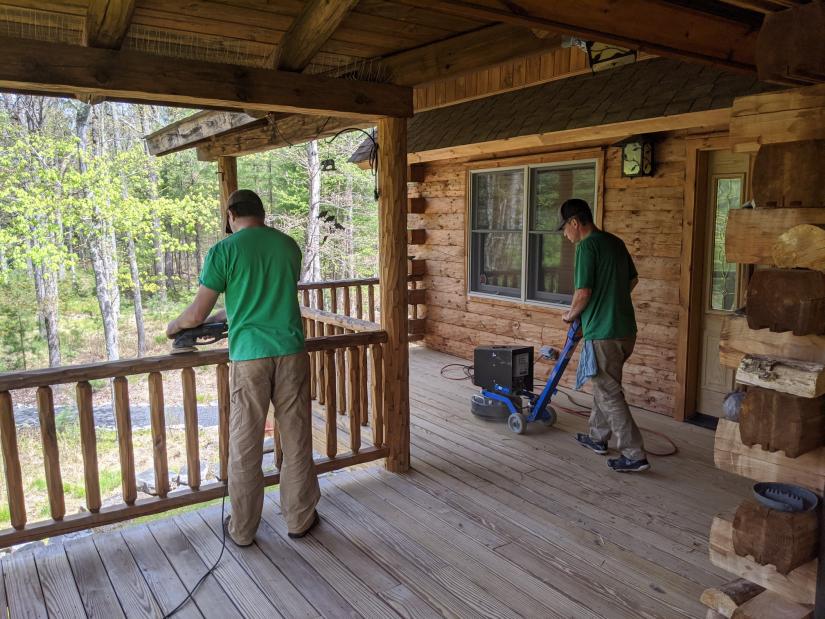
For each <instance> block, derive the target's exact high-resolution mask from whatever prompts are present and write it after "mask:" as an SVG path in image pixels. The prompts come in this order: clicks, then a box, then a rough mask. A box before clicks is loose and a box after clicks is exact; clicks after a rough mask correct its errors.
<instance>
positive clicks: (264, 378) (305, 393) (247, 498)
mask: <svg viewBox="0 0 825 619" xmlns="http://www.w3.org/2000/svg"><path fill="white" fill-rule="evenodd" d="M230 384H231V389H232V400H231V407H230V413H229V498H230V499H231V501H232V519H231V520H230V524H229V534H230V535H231V536H232V539H233V540H235V542H237V543H238V544H248V543H250V542H252V540H253V539H254V538H255V532H256V531H257V530H258V524H259V523H260V521H261V511H262V509H263V504H264V475H263V471H262V470H261V461H262V458H263V439H264V424H265V422H266V414H267V412H268V411H269V403H270V402H272V405H273V407H274V410H275V421H276V422H277V424H278V429H279V431H280V433H281V444H282V449H283V455H284V459H283V464H282V465H281V483H280V490H281V508H282V511H283V514H284V519H285V520H286V525H287V529H288V530H289V531H290V532H291V533H300V532H303V531H304V530H305V529H306V528H307V527H308V526H309V525H310V524H312V519H313V514H314V512H315V506H316V505H317V504H318V500H319V499H320V497H321V491H320V489H319V487H318V479H317V476H316V474H315V465H314V463H313V460H312V418H311V411H310V405H311V403H310V396H309V355H308V354H307V353H306V352H300V353H298V354H295V355H288V356H285V357H268V358H265V359H254V360H251V361H233V362H232V365H231V371H230Z"/></svg>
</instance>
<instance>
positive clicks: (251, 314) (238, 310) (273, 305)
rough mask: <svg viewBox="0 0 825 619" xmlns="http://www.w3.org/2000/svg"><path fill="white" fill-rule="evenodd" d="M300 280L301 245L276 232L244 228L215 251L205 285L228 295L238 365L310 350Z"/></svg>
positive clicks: (232, 353) (207, 264)
mask: <svg viewBox="0 0 825 619" xmlns="http://www.w3.org/2000/svg"><path fill="white" fill-rule="evenodd" d="M300 276H301V250H300V249H299V248H298V244H297V243H296V242H295V241H294V240H293V239H292V237H290V236H288V235H286V234H284V233H283V232H280V231H278V230H275V229H274V228H269V227H259V228H244V229H243V230H239V231H238V232H236V233H235V234H232V235H231V236H228V237H226V238H225V239H223V240H222V241H220V242H218V243H217V244H215V245H214V246H213V247H212V249H210V250H209V253H208V254H206V260H204V263H203V270H202V271H201V276H200V283H201V284H202V285H204V286H206V287H207V288H211V289H212V290H214V291H215V292H218V293H220V292H223V293H224V294H225V299H224V300H225V303H226V317H227V320H228V322H229V358H230V359H231V360H232V361H248V360H250V359H263V358H265V357H283V356H286V355H293V354H295V353H298V352H301V351H302V350H304V328H303V323H302V322H301V310H300V308H299V306H298V278H299V277H300Z"/></svg>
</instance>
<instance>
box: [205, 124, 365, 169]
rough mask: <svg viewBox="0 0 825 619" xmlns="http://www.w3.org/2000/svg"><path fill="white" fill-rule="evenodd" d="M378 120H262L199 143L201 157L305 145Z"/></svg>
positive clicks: (215, 156) (208, 158)
mask: <svg viewBox="0 0 825 619" xmlns="http://www.w3.org/2000/svg"><path fill="white" fill-rule="evenodd" d="M374 124H375V123H373V122H369V121H364V120H361V119H358V118H339V117H326V118H325V117H323V116H306V115H302V114H292V115H290V116H286V117H284V118H279V119H273V120H271V121H267V122H265V123H263V124H261V123H258V124H255V125H254V126H249V128H244V130H242V131H233V132H231V133H228V134H226V135H222V136H218V137H214V138H210V139H208V140H206V141H204V142H202V143H201V145H200V146H198V159H200V160H201V161H215V160H216V159H217V158H218V157H226V156H234V157H239V156H241V155H251V154H252V153H259V152H261V151H265V150H271V149H273V148H281V147H284V146H291V145H293V144H303V143H304V142H308V141H309V140H315V139H318V138H325V137H329V136H331V135H335V134H336V133H338V132H339V131H341V130H342V129H348V128H353V129H355V128H357V129H366V128H368V127H371V126H373V125H374Z"/></svg>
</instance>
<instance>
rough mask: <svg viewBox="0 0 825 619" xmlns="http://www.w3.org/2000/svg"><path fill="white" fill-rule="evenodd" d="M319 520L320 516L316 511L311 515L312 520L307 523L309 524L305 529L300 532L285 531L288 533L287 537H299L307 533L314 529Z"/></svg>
mask: <svg viewBox="0 0 825 619" xmlns="http://www.w3.org/2000/svg"><path fill="white" fill-rule="evenodd" d="M319 522H321V518H320V516H318V512H317V511H316V512H315V515H314V516H313V517H312V522H311V523H310V524H309V526H308V527H307V528H306V529H304V530H303V531H302V532H301V533H287V535H289V537H291V538H292V539H301V538H302V537H304V536H305V535H306V534H307V533H309V532H310V531H312V529H314V528H315V527H316V526H317V525H318V523H319Z"/></svg>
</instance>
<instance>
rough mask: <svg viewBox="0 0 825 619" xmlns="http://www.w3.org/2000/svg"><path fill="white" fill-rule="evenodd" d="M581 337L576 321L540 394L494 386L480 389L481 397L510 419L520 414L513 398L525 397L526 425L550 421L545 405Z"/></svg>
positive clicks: (554, 390)
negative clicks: (501, 406)
mask: <svg viewBox="0 0 825 619" xmlns="http://www.w3.org/2000/svg"><path fill="white" fill-rule="evenodd" d="M581 337H582V334H581V321H580V320H579V319H576V320H574V321H573V323H572V324H571V325H570V328H569V329H568V330H567V340H566V341H565V343H564V348H562V350H561V352H560V353H559V355H558V359H557V361H556V365H554V366H553V369H552V370H551V372H550V376H548V377H547V384H546V385H545V386H544V389H542V391H541V393H533V392H532V391H527V390H519V391H513V390H511V389H508V388H507V387H501V386H499V385H495V387H494V390H492V391H491V390H489V389H482V391H481V393H482V395H484V396H485V397H487V398H490V399H491V400H496V401H498V402H501V403H502V404H504V405H505V406H507V410H509V411H510V416H511V417H512V416H514V415H520V414H522V413H521V411H520V410H519V409H517V408H516V405H515V404H514V402H513V400H514V399H515V398H520V397H527V398H528V399H529V401H530V412H529V414H527V415H524V417H525V421H526V422H527V423H531V422H533V421H537V420H538V421H548V420H550V419H551V414H550V412H549V411H548V410H547V405H548V404H549V403H550V400H551V399H552V398H553V396H554V395H555V394H556V392H557V391H558V386H559V382H560V381H561V377H562V375H563V374H564V370H565V369H566V368H567V364H568V363H570V358H571V357H572V356H573V351H575V350H576V346H577V345H578V343H579V340H580V339H581ZM511 427H512V426H511Z"/></svg>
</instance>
